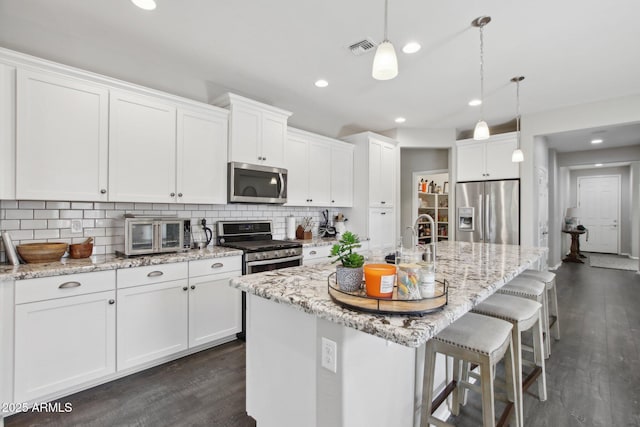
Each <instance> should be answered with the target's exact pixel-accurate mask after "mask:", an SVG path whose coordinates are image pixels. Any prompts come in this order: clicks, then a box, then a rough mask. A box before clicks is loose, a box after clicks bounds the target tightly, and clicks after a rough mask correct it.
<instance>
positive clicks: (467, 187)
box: [455, 179, 520, 245]
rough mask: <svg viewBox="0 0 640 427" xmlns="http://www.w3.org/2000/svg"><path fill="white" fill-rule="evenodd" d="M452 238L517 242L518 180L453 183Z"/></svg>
mask: <svg viewBox="0 0 640 427" xmlns="http://www.w3.org/2000/svg"><path fill="white" fill-rule="evenodd" d="M455 220H456V229H457V234H456V240H459V241H462V242H485V243H504V244H510V245H519V244H520V180H518V179H507V180H503V181H478V182H461V183H458V184H456V219H455Z"/></svg>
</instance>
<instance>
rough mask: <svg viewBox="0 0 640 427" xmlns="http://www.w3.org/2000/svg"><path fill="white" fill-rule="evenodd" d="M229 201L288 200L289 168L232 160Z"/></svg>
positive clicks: (266, 201) (282, 201)
mask: <svg viewBox="0 0 640 427" xmlns="http://www.w3.org/2000/svg"><path fill="white" fill-rule="evenodd" d="M228 178H229V179H228V182H229V203H271V204H283V203H286V202H287V170H286V169H281V168H274V167H270V166H260V165H251V164H248V163H239V162H230V163H229V166H228Z"/></svg>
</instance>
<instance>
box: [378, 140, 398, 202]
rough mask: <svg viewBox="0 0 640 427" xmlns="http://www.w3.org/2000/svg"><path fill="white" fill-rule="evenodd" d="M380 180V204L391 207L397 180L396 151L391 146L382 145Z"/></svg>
mask: <svg viewBox="0 0 640 427" xmlns="http://www.w3.org/2000/svg"><path fill="white" fill-rule="evenodd" d="M379 179H380V181H379V183H378V185H379V188H380V203H381V205H382V206H386V207H391V206H393V202H394V195H395V192H394V188H395V179H396V151H395V147H394V146H393V145H391V144H382V150H381V169H380V172H379Z"/></svg>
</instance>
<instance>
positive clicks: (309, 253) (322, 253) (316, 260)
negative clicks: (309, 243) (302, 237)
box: [302, 242, 337, 265]
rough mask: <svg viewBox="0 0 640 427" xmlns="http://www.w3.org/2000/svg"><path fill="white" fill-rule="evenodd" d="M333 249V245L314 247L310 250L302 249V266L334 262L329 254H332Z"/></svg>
mask: <svg viewBox="0 0 640 427" xmlns="http://www.w3.org/2000/svg"><path fill="white" fill-rule="evenodd" d="M336 243H337V242H336ZM332 247H333V245H327V246H313V247H309V248H303V249H302V265H314V264H321V263H323V262H331V261H333V259H331V258H329V254H331V248H332Z"/></svg>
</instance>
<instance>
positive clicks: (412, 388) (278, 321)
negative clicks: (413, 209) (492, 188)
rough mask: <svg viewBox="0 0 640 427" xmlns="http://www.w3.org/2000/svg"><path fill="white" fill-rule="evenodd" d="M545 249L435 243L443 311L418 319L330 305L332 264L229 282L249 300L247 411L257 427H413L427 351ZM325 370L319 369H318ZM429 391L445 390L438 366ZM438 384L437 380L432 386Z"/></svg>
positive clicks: (536, 260)
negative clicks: (443, 285)
mask: <svg viewBox="0 0 640 427" xmlns="http://www.w3.org/2000/svg"><path fill="white" fill-rule="evenodd" d="M545 253H546V249H544V248H523V247H520V246H513V245H495V244H486V243H466V242H440V243H438V256H437V272H436V275H437V279H438V280H441V279H446V280H447V281H448V282H449V298H448V304H447V306H445V307H444V308H443V309H442V310H439V311H437V312H434V313H431V314H427V315H424V316H422V317H420V316H388V315H378V314H370V313H369V314H367V313H361V312H356V311H352V310H349V309H346V308H342V307H340V306H338V305H336V304H335V303H334V302H333V301H332V300H331V298H330V296H329V294H328V292H327V277H328V276H329V274H330V273H332V272H333V271H334V270H335V266H334V265H332V264H321V265H315V266H310V267H296V268H290V269H285V270H277V271H272V272H266V273H261V274H255V275H248V276H242V277H240V278H236V279H233V280H232V281H231V286H234V287H236V288H238V289H241V290H243V291H246V292H247V294H248V295H247V412H248V414H249V415H251V416H252V417H254V418H255V419H256V420H257V422H258V425H260V426H261V427H264V426H298V425H306V426H360V425H362V426H377V425H379V426H389V425H394V426H412V425H413V426H419V425H420V422H421V420H420V415H421V414H420V411H421V406H422V385H423V372H424V349H425V342H426V341H427V340H429V339H430V338H432V337H433V336H435V335H436V334H437V333H438V332H440V331H441V330H442V329H444V328H445V327H447V326H448V325H449V324H451V323H452V322H454V321H455V320H456V319H458V318H460V317H461V316H462V315H464V314H465V313H467V312H468V311H469V310H471V309H472V308H473V307H474V306H475V305H477V304H478V303H480V302H481V301H483V300H484V299H485V298H487V297H488V296H490V295H492V294H493V293H494V292H495V291H496V290H497V289H499V288H500V287H502V286H503V285H504V284H505V283H507V282H509V281H510V280H511V279H513V278H514V277H516V276H517V275H518V274H520V273H521V272H522V271H524V270H525V269H527V268H537V267H538V263H539V262H540V260H541V259H544V258H543V255H544V254H545ZM323 365H325V366H324V367H323ZM440 365H441V369H440V372H439V375H438V378H436V381H435V384H436V387H439V386H440V385H441V384H444V382H445V375H444V371H445V368H444V366H445V363H444V361H443V360H441V363H440ZM440 377H441V378H440Z"/></svg>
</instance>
